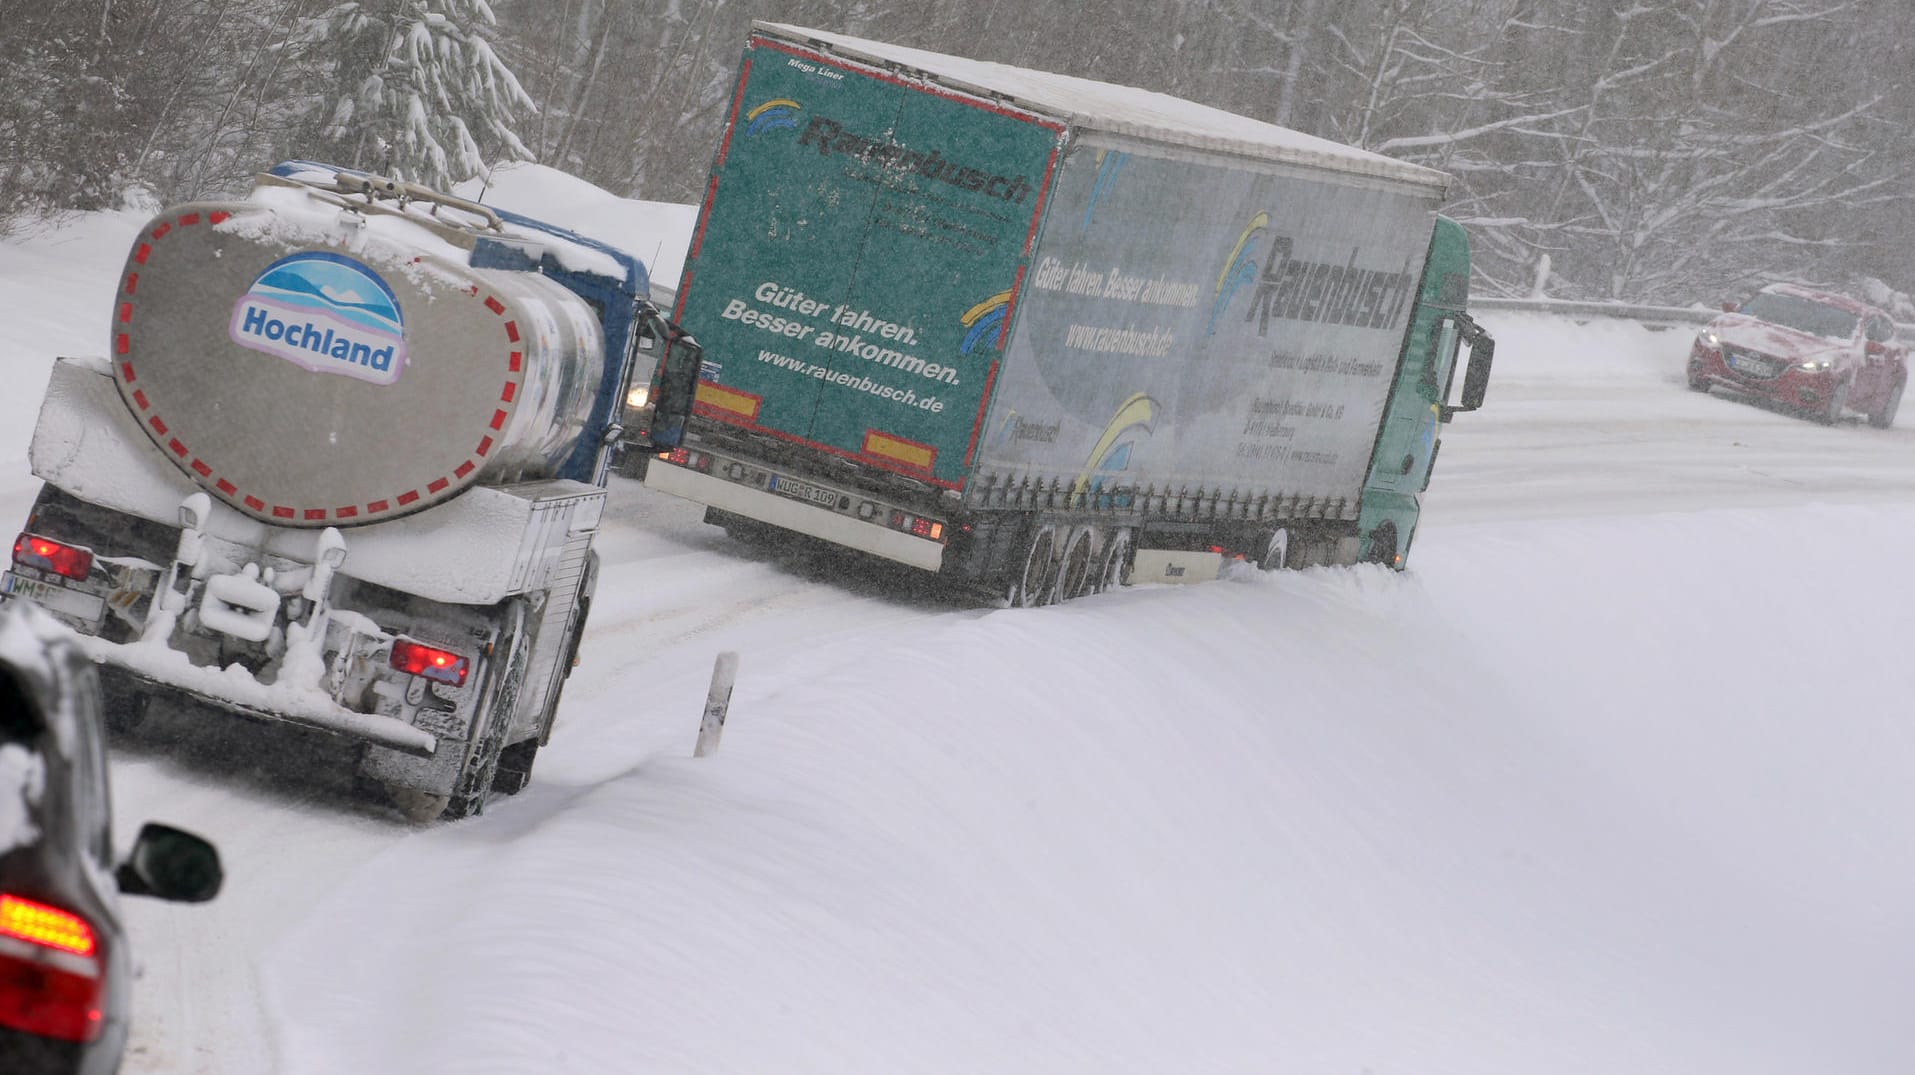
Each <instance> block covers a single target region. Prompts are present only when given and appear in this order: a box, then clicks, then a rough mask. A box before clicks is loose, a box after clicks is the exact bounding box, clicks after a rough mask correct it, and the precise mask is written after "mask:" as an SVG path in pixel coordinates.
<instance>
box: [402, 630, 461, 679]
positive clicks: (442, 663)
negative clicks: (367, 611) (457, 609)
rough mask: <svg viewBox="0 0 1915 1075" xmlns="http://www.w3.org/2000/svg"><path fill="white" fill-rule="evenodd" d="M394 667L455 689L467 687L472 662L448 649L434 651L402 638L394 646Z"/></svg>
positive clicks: (429, 647)
mask: <svg viewBox="0 0 1915 1075" xmlns="http://www.w3.org/2000/svg"><path fill="white" fill-rule="evenodd" d="M392 666H393V667H394V668H397V669H398V670H399V671H401V672H409V673H411V674H412V675H415V676H424V677H426V678H427V679H430V680H436V681H437V682H440V683H449V684H451V685H452V686H454V687H462V686H464V685H465V674H466V670H467V668H468V667H470V662H468V661H467V660H466V659H465V658H464V657H461V656H459V655H458V654H456V653H454V652H452V651H451V650H446V649H434V648H433V647H431V646H427V645H424V644H421V643H418V642H414V641H412V640H411V639H408V638H401V639H399V640H398V641H396V642H394V643H393V644H392Z"/></svg>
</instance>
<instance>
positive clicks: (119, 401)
mask: <svg viewBox="0 0 1915 1075" xmlns="http://www.w3.org/2000/svg"><path fill="white" fill-rule="evenodd" d="M648 291H649V281H648V279H647V277H646V273H645V269H644V266H643V265H641V264H640V263H639V262H637V261H636V260H634V259H633V258H631V257H629V256H627V255H625V254H623V253H621V252H619V251H617V250H615V249H613V248H611V247H609V246H606V245H605V244H603V243H599V242H596V241H593V240H590V239H587V238H584V237H581V236H578V235H575V234H572V233H570V232H566V231H563V230H562V229H558V228H555V227H552V226H550V225H547V224H543V223H541V222H538V221H535V220H531V219H529V218H526V217H522V216H517V215H515V214H509V213H501V212H497V211H494V210H492V209H489V208H487V207H484V206H481V205H478V204H475V203H472V202H469V201H465V200H462V199H458V198H454V197H451V196H448V195H445V194H441V193H438V192H435V191H432V190H429V189H427V188H424V187H420V186H416V185H413V184H406V183H400V182H395V181H392V180H388V179H382V178H379V177H375V176H369V175H366V174H363V173H358V172H353V171H349V170H340V169H335V168H331V167H328V166H324V165H316V164H311V163H307V162H292V163H289V164H283V165H280V166H279V167H277V168H275V169H273V171H272V172H270V173H267V174H264V175H261V176H259V177H258V178H257V181H256V183H255V185H254V189H253V190H252V192H251V193H250V194H249V195H248V196H246V197H245V198H243V199H238V200H232V201H220V202H202V203H194V204H188V205H182V206H178V207H175V208H172V209H169V210H167V211H166V212H164V213H162V214H161V215H160V216H158V217H157V218H155V219H154V220H153V221H151V222H150V223H149V224H147V225H146V227H145V228H144V229H142V231H141V233H140V235H139V236H138V238H137V239H136V240H135V242H134V244H133V247H132V250H131V251H130V252H129V254H128V256H127V260H126V265H125V268H124V271H123V272H122V274H121V278H120V287H119V290H118V292H117V294H116V297H115V304H114V307H113V311H112V330H111V335H110V342H109V352H108V355H107V356H106V357H105V358H60V359H58V360H57V361H55V362H54V364H53V372H52V376H51V379H50V381H49V383H48V386H47V392H46V397H45V401H44V403H43V404H42V407H41V411H40V416H39V421H38V424H37V425H36V427H35V430H34V436H33V440H32V446H31V449H30V461H31V464H32V468H33V472H34V474H35V476H36V477H38V478H40V479H41V480H42V481H43V482H44V483H45V484H44V485H43V486H42V488H41V491H40V494H39V496H38V498H37V500H36V501H35V503H34V506H33V509H32V511H31V514H30V515H29V517H28V520H27V525H26V529H25V531H24V532H23V533H22V534H21V535H20V537H19V539H18V540H17V541H16V542H15V544H14V551H13V562H12V565H11V570H9V571H6V572H5V573H4V575H0V592H3V593H4V595H5V597H6V599H9V600H30V601H33V602H35V603H37V604H40V605H42V606H44V607H45V608H46V609H48V610H49V611H50V612H52V613H53V614H54V615H55V616H57V617H59V618H60V619H61V620H62V621H63V622H65V623H66V624H67V625H68V626H69V627H71V628H72V629H73V630H74V631H75V632H76V633H77V634H78V636H79V638H80V642H81V644H82V646H83V647H84V649H85V650H86V652H87V653H88V654H89V655H90V656H91V657H92V658H93V659H94V660H95V661H96V662H97V663H98V664H99V665H100V666H101V670H102V681H103V686H104V689H105V692H106V696H107V703H108V711H109V713H111V714H114V715H115V716H116V717H118V718H120V719H122V720H137V719H138V718H139V716H140V715H141V714H143V713H144V711H145V708H146V706H148V705H149V704H150V703H151V702H152V701H153V700H154V699H155V698H160V697H164V698H166V699H168V700H169V701H172V702H186V703H188V704H189V705H190V706H191V707H192V708H194V709H211V710H214V711H223V712H225V713H228V714H233V715H238V716H247V717H252V718H257V719H264V720H267V721H277V722H284V723H288V724H294V725H301V726H304V727H307V728H312V729H318V730H320V731H323V732H327V733H332V734H333V735H336V736H339V737H342V738H343V739H344V740H345V741H346V743H347V744H349V745H350V746H351V747H352V749H351V751H350V753H351V754H352V756H353V757H354V758H355V759H356V762H355V764H356V766H357V772H356V777H357V778H358V780H359V782H360V783H362V784H363V785H365V786H367V787H370V788H377V789H381V790H383V791H384V792H385V793H386V794H388V795H389V796H390V797H391V799H392V801H393V802H394V803H395V804H396V805H398V806H399V807H400V808H401V809H403V810H404V811H405V812H406V813H407V814H409V815H411V816H413V817H415V818H421V819H423V818H428V817H433V816H444V817H446V818H458V817H462V816H465V815H468V814H472V813H477V812H479V811H480V810H481V809H482V808H483V805H484V803H485V801H486V799H487V797H488V796H489V795H490V794H492V793H495V792H496V793H503V794H510V793H512V792H515V791H517V790H519V789H520V788H521V787H523V786H524V785H525V783H526V781H527V780H528V779H529V777H530V774H531V768H532V761H533V758H534V756H535V755H536V753H537V751H538V749H539V747H540V746H542V745H544V744H545V743H546V742H547V741H548V740H549V738H550V736H551V733H552V724H553V717H554V714H555V712H556V709H557V706H558V701H559V695H560V692H561V690H562V688H563V686H564V683H565V679H566V677H567V675H568V674H569V673H570V671H571V668H572V666H573V664H574V662H575V659H576V656H577V650H578V641H579V635H580V632H581V631H582V629H583V628H584V625H585V621H586V617H587V614H588V613H589V611H590V608H591V600H592V592H593V587H594V583H595V580H596V575H597V558H596V556H595V554H594V553H593V551H592V540H593V536H594V534H595V533H596V531H597V528H598V523H599V518H600V515H601V510H602V508H603V506H604V502H605V482H606V474H607V472H608V470H609V469H610V467H611V466H612V465H613V463H614V462H616V461H617V459H618V457H619V456H620V455H622V454H623V453H625V452H651V451H656V450H658V449H661V448H668V447H670V446H671V445H672V444H674V443H675V441H676V438H677V436H678V434H679V433H680V431H681V430H682V427H683V421H684V415H685V413H686V411H687V410H688V408H689V401H690V396H691V388H692V383H693V379H694V378H695V377H696V373H697V368H698V362H699V349H698V345H697V343H696V342H695V341H693V340H692V339H691V338H690V337H689V336H687V335H685V334H684V333H683V332H681V331H679V330H678V329H677V328H676V327H675V326H673V325H671V324H670V323H669V322H667V321H666V320H665V319H664V318H663V317H662V316H661V315H660V314H659V311H658V310H657V309H656V308H655V307H654V306H653V305H652V304H651V302H650V300H649V298H648ZM661 363H662V365H663V367H664V368H665V369H666V370H667V371H668V372H667V373H666V375H664V376H662V377H656V378H653V379H652V381H651V382H649V383H641V384H640V385H637V386H634V385H633V384H632V383H631V373H632V370H633V369H634V368H641V369H643V370H644V371H646V375H647V377H651V374H652V371H653V370H654V369H656V368H658V367H659V366H660V364H661ZM628 393H632V394H633V395H634V396H636V397H642V398H628Z"/></svg>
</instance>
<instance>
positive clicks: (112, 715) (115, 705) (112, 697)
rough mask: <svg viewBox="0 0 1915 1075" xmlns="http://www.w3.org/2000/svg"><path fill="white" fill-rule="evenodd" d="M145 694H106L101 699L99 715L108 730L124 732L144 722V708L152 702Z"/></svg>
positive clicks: (150, 697)
mask: <svg viewBox="0 0 1915 1075" xmlns="http://www.w3.org/2000/svg"><path fill="white" fill-rule="evenodd" d="M152 701H153V699H152V696H151V695H147V694H108V695H106V697H105V698H104V699H103V700H102V701H101V704H100V709H101V711H102V712H101V716H103V717H105V718H106V728H107V731H110V732H120V733H126V732H131V731H133V730H134V729H136V728H138V727H139V726H140V725H141V724H144V723H146V710H147V707H148V706H149V705H151V704H152Z"/></svg>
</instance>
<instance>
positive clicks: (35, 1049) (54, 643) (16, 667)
mask: <svg viewBox="0 0 1915 1075" xmlns="http://www.w3.org/2000/svg"><path fill="white" fill-rule="evenodd" d="M220 882H221V870H220V864H219V855H218V853H217V852H216V851H214V849H213V847H212V845H210V844H208V843H207V842H206V841H204V840H202V839H200V838H199V837H197V836H194V835H191V834H190V833H185V832H181V831H179V830H177V829H172V828H168V827H166V826H164V825H152V824H149V825H147V826H146V827H145V828H143V829H142V830H141V831H140V835H139V838H138V840H137V841H136V842H135V843H134V845H133V848H132V851H131V853H130V854H129V856H128V857H127V859H126V860H125V861H124V862H117V861H116V860H115V857H114V852H113V825H112V812H111V809H110V799H109V796H108V791H107V768H106V743H105V733H104V729H103V726H102V720H101V715H100V692H99V683H98V677H97V674H96V673H95V671H94V669H93V665H92V663H91V662H89V661H88V660H87V659H86V658H85V657H84V656H83V655H82V654H81V653H80V651H79V649H78V647H77V646H76V645H75V644H74V643H73V642H72V641H71V639H70V638H69V637H68V636H67V634H66V632H65V629H64V628H62V627H59V626H58V625H57V624H56V623H55V622H54V621H53V619H52V617H50V616H48V615H47V614H46V613H45V612H42V611H41V610H40V609H39V608H37V607H35V606H33V605H31V604H28V603H26V602H24V601H0V1072H4V1073H5V1075H40V1073H43V1072H44V1073H53V1072H58V1073H62V1075H66V1073H87V1075H93V1073H100V1075H105V1073H109V1072H113V1071H116V1070H118V1068H119V1066H120V1054H121V1052H122V1050H123V1049H124V1048H125V1046H126V1036H127V1001H128V994H129V991H130V986H131V984H132V983H131V981H130V975H131V968H132V964H131V960H130V957H129V954H128V950H127V943H126V937H125V935H124V929H123V923H122V921H121V918H120V908H119V894H120V893H122V892H124V893H127V894H130V895H146V896H156V897H158V898H160V899H165V900H177V901H185V902H199V901H202V900H209V899H212V898H213V896H214V895H215V894H217V893H218V891H219V887H220Z"/></svg>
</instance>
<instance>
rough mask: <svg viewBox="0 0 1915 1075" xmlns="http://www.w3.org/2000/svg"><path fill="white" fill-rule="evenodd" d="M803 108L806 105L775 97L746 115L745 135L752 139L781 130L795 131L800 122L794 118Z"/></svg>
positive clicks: (787, 98)
mask: <svg viewBox="0 0 1915 1075" xmlns="http://www.w3.org/2000/svg"><path fill="white" fill-rule="evenodd" d="M803 108H804V105H801V104H799V103H798V102H796V101H794V100H792V99H791V98H789V97H773V98H772V99H771V100H769V101H766V102H765V103H763V104H761V105H759V106H758V107H756V108H754V109H752V110H751V111H749V112H747V113H745V135H746V137H750V136H752V135H755V134H763V133H765V132H766V131H775V130H778V129H779V128H785V129H788V130H794V131H795V130H797V129H798V121H797V120H796V119H795V118H793V117H795V116H796V115H797V114H798V113H799V111H801V110H802V109H803Z"/></svg>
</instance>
